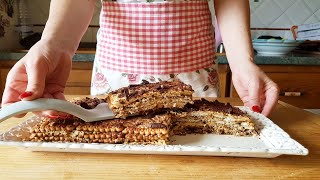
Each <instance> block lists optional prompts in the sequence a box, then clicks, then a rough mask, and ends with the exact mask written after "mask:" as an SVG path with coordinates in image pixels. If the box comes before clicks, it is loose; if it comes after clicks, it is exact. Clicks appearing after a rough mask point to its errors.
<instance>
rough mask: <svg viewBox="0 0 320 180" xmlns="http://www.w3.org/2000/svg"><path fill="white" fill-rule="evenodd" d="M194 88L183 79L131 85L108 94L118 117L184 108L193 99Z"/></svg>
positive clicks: (108, 98) (113, 110) (111, 107)
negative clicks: (183, 81) (182, 80)
mask: <svg viewBox="0 0 320 180" xmlns="http://www.w3.org/2000/svg"><path fill="white" fill-rule="evenodd" d="M192 93H193V89H192V87H191V86H190V85H186V84H184V83H182V82H181V81H178V80H176V81H172V82H168V81H162V82H158V83H149V82H148V81H144V82H143V83H142V84H139V85H130V86H129V87H124V88H120V89H118V90H116V91H113V92H111V93H109V94H108V96H107V102H108V106H109V108H110V109H111V110H112V112H113V113H114V114H115V117H117V118H126V117H128V116H135V115H146V114H152V113H155V112H157V111H161V110H163V109H171V108H183V107H184V106H185V105H186V104H188V103H193V101H192Z"/></svg>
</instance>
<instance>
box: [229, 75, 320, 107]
mask: <svg viewBox="0 0 320 180" xmlns="http://www.w3.org/2000/svg"><path fill="white" fill-rule="evenodd" d="M267 75H268V76H269V77H270V78H271V79H272V80H273V81H274V82H275V83H277V84H278V86H279V88H280V96H279V99H280V100H281V101H284V102H286V103H289V104H292V105H294V106H297V107H300V108H312V109H313V108H314V109H318V108H320V73H267ZM231 97H238V94H237V92H236V91H235V89H234V87H233V86H232V90H231Z"/></svg>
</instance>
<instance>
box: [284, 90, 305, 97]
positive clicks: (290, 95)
mask: <svg viewBox="0 0 320 180" xmlns="http://www.w3.org/2000/svg"><path fill="white" fill-rule="evenodd" d="M280 96H286V97H292V96H294V97H298V96H302V92H293V91H289V92H282V93H280Z"/></svg>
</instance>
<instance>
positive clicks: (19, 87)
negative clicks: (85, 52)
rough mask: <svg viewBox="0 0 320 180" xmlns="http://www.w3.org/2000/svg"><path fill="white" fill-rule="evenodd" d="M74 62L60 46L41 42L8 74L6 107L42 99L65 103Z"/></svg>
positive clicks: (4, 99) (4, 93)
mask: <svg viewBox="0 0 320 180" xmlns="http://www.w3.org/2000/svg"><path fill="white" fill-rule="evenodd" d="M71 58H72V55H71V54H68V53H67V52H64V50H63V48H59V45H57V44H54V43H52V42H46V41H45V40H40V41H39V42H37V43H36V44H35V45H34V46H33V47H32V48H31V49H30V50H29V52H28V53H27V54H26V55H25V56H24V57H23V58H22V59H21V60H19V61H18V62H17V63H16V64H15V65H14V66H13V68H12V69H11V70H10V72H9V73H8V76H7V80H6V85H5V90H4V92H3V97H2V107H3V106H6V105H8V104H11V103H14V102H17V101H20V100H33V99H37V98H41V97H43V98H56V99H65V97H64V94H63V92H64V88H65V85H66V82H67V79H68V77H69V73H70V70H71V63H72V61H71ZM47 113H48V112H47Z"/></svg>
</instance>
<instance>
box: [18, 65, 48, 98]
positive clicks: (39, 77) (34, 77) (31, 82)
mask: <svg viewBox="0 0 320 180" xmlns="http://www.w3.org/2000/svg"><path fill="white" fill-rule="evenodd" d="M26 72H27V76H28V84H27V88H26V91H25V92H24V93H22V94H21V95H20V96H19V98H20V99H21V100H33V99H37V98H40V97H42V95H43V92H44V88H45V82H46V75H47V71H46V70H45V68H43V67H41V66H40V65H34V67H27V65H26Z"/></svg>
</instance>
